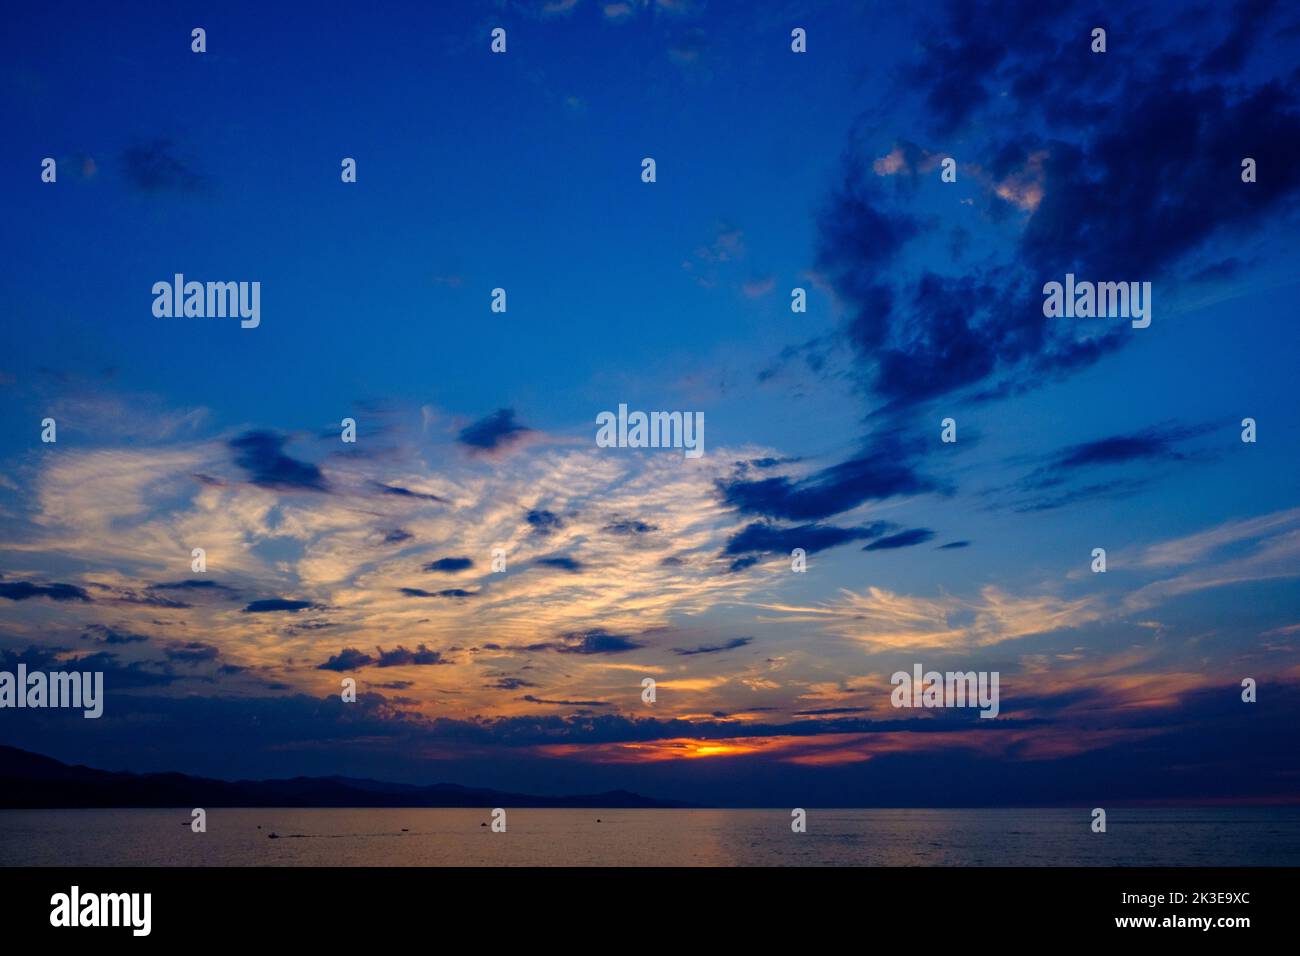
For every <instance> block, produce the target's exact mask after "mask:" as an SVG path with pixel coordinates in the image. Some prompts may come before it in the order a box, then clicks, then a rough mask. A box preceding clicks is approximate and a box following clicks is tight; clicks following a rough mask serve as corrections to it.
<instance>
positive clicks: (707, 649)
mask: <svg viewBox="0 0 1300 956" xmlns="http://www.w3.org/2000/svg"><path fill="white" fill-rule="evenodd" d="M753 643H754V639H753V638H752V637H737V638H734V639H733V640H730V641H727V643H725V644H714V645H709V644H705V645H702V646H700V647H674V648H673V653H674V654H680V655H682V656H683V657H692V656H694V655H696V654H720V653H721V652H722V651H731V650H735V649H736V648H738V647H745V646H747V645H749V644H753Z"/></svg>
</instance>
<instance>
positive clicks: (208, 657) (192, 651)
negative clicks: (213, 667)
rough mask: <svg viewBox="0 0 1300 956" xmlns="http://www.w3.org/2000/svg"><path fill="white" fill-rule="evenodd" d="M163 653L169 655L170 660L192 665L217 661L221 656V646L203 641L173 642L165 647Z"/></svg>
mask: <svg viewBox="0 0 1300 956" xmlns="http://www.w3.org/2000/svg"><path fill="white" fill-rule="evenodd" d="M163 653H164V654H165V655H167V659H168V660H171V661H177V662H179V663H182V664H190V665H194V664H205V663H208V662H210V661H215V660H216V659H217V658H218V657H220V656H221V651H220V649H219V648H217V647H216V646H215V645H212V644H205V643H203V642H202V641H186V642H183V643H175V644H171V645H169V646H168V647H166V648H164V649H163Z"/></svg>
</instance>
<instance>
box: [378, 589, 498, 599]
mask: <svg viewBox="0 0 1300 956" xmlns="http://www.w3.org/2000/svg"><path fill="white" fill-rule="evenodd" d="M397 590H399V591H400V592H402V593H403V594H405V595H406V596H407V597H414V598H467V597H476V596H477V595H478V592H477V591H466V590H465V589H464V588H443V589H442V590H441V591H426V590H424V589H423V588H398V589H397Z"/></svg>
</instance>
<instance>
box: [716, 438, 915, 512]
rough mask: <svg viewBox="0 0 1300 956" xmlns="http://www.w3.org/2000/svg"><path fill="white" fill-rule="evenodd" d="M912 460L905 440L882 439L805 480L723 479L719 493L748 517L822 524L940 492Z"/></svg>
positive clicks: (781, 478) (784, 477) (776, 478)
mask: <svg viewBox="0 0 1300 956" xmlns="http://www.w3.org/2000/svg"><path fill="white" fill-rule="evenodd" d="M907 458H908V455H907V453H906V450H905V449H904V448H903V447H902V445H901V443H900V442H899V441H897V440H895V439H893V438H892V437H890V436H878V437H875V438H873V440H872V443H871V444H870V445H869V446H868V448H867V449H866V450H865V451H864V453H863V454H862V455H861V456H859V457H857V458H851V459H849V460H847V461H844V462H840V463H839V464H836V465H831V466H830V467H828V468H823V469H822V470H820V471H817V472H814V473H813V474H811V475H809V476H807V477H804V478H800V479H792V478H790V477H787V476H784V475H782V476H779V477H773V478H762V479H758V480H754V481H751V480H748V479H744V478H733V479H723V480H720V481H719V482H718V488H719V490H720V491H721V492H722V497H723V500H724V501H725V502H726V504H728V505H731V506H732V507H734V508H736V509H738V510H739V511H740V512H742V513H744V514H756V515H763V516H766V517H771V518H782V519H786V520H793V521H799V520H809V519H812V520H817V519H821V518H827V517H830V516H831V515H835V514H839V513H840V512H842V511H848V510H849V509H851V508H855V507H857V506H858V505H860V504H862V503H863V502H865V501H871V500H880V499H883V498H890V497H893V496H895V495H903V494H916V493H919V492H923V491H931V490H934V489H935V485H934V483H933V482H931V481H930V480H929V479H927V478H925V477H923V476H922V475H920V474H918V472H917V471H916V470H915V469H914V468H913V466H912V465H911V464H910V463H909V462H908V460H907Z"/></svg>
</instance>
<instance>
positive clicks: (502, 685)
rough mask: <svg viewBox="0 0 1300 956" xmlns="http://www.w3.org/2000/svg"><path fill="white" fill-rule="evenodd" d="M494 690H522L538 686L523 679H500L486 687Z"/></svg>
mask: <svg viewBox="0 0 1300 956" xmlns="http://www.w3.org/2000/svg"><path fill="white" fill-rule="evenodd" d="M485 686H487V687H489V688H491V689H493V690H521V689H523V688H525V687H536V686H537V685H536V684H535V683H533V682H532V681H529V680H524V679H523V678H522V677H499V678H497V680H496V681H495V682H493V683H491V684H487V685H485Z"/></svg>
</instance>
